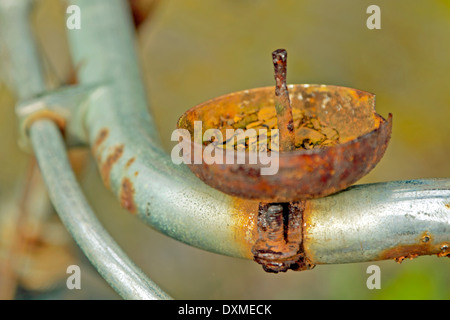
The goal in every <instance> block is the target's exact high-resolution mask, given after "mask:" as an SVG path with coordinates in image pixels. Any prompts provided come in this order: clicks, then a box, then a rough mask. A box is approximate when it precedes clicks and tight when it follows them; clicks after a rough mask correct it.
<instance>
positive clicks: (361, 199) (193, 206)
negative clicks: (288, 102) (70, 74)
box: [69, 0, 450, 263]
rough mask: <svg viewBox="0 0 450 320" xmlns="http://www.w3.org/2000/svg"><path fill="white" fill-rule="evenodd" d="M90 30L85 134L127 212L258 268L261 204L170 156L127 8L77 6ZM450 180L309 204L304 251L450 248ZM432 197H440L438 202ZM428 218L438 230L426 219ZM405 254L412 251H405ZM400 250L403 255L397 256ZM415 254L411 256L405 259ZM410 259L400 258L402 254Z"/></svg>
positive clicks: (357, 257)
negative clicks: (215, 185) (151, 108)
mask: <svg viewBox="0 0 450 320" xmlns="http://www.w3.org/2000/svg"><path fill="white" fill-rule="evenodd" d="M73 3H74V4H77V5H79V6H80V8H81V11H82V13H83V26H82V28H81V30H72V31H69V40H70V44H71V50H72V53H73V59H74V62H75V64H77V65H80V66H82V67H81V68H80V71H79V80H80V82H81V84H90V85H92V84H103V85H104V87H103V88H101V89H99V90H98V92H97V93H96V94H94V95H93V96H92V97H91V99H90V102H89V106H88V107H87V108H86V109H85V111H86V113H85V115H84V121H85V123H84V127H85V128H86V131H85V132H84V133H83V134H84V135H85V137H86V141H87V143H89V144H90V146H91V148H92V151H93V154H94V156H95V157H96V159H97V163H98V166H99V170H100V173H101V174H102V178H103V180H104V182H105V185H106V186H107V187H109V188H110V189H111V190H112V191H113V192H114V193H115V194H116V195H117V197H118V198H119V200H120V202H121V205H122V206H123V207H125V208H127V209H128V210H129V211H131V212H132V213H134V214H136V215H138V216H139V218H140V219H141V220H143V221H144V222H145V223H147V224H148V225H150V226H152V227H154V228H156V229H157V230H159V231H161V232H163V233H165V234H167V235H168V236H170V237H173V238H175V239H178V240H180V241H183V242H185V243H188V244H190V245H193V246H196V247H200V248H202V249H205V250H209V251H213V252H218V253H221V254H225V255H230V256H235V257H245V258H250V259H252V258H253V256H252V253H251V247H252V246H253V245H254V243H255V239H256V237H257V230H256V217H257V212H258V203H257V202H254V201H244V200H240V199H237V198H233V197H230V196H228V195H225V194H223V193H221V192H219V191H217V190H214V189H212V188H210V187H208V186H207V185H206V184H204V183H203V182H202V181H200V180H199V179H197V178H196V177H195V176H194V175H193V174H192V173H191V172H190V171H189V170H188V169H187V167H185V166H184V165H175V164H173V163H172V161H171V159H170V157H169V156H168V155H167V154H166V153H165V152H164V151H163V150H162V149H161V147H160V143H159V139H158V137H157V133H156V126H155V124H154V122H153V119H152V117H151V116H150V114H149V113H148V110H147V103H146V98H145V89H144V87H143V85H142V79H141V75H140V72H139V68H138V63H137V54H136V52H135V49H134V46H135V44H134V30H133V28H132V24H131V20H130V15H129V12H128V8H127V7H126V4H125V2H124V1H121V0H108V1H103V0H98V1H90V0H77V1H74V2H73ZM449 183H450V180H448V179H447V180H429V181H410V182H393V183H381V184H373V185H364V186H357V187H353V188H349V189H348V190H346V191H343V192H340V193H338V194H335V195H332V196H329V197H326V198H322V199H315V200H310V201H308V205H307V207H308V208H309V209H308V211H307V212H305V217H304V218H305V221H309V223H307V224H306V225H304V229H303V234H304V246H305V251H306V252H307V254H308V255H309V256H310V257H309V258H310V260H311V261H312V262H313V263H344V262H355V261H369V260H380V259H388V258H394V253H392V252H391V253H389V252H387V253H386V252H385V250H387V249H393V248H395V246H398V245H410V244H411V245H414V244H416V242H417V241H418V240H417V239H416V238H417V236H418V234H419V233H420V232H424V231H428V232H430V233H432V238H431V239H432V240H430V241H428V242H427V244H428V245H430V244H433V248H432V249H430V250H418V249H417V248H412V247H410V248H409V249H411V250H410V252H411V254H412V255H414V254H415V252H416V251H420V252H419V253H421V254H431V253H437V251H436V248H435V245H438V244H439V243H444V242H450V231H449V230H450V226H449V215H450V210H449V209H448V207H447V206H444V203H450V191H449V187H448V185H449ZM431 189H433V190H435V191H433V192H431V191H430V190H431ZM425 217H429V220H427V219H425ZM403 249H404V247H403ZM393 250H394V249H393ZM403 251H405V252H406V253H407V252H408V251H407V250H406V249H404V250H403ZM403 251H402V250H400V251H398V252H397V254H403V253H404V252H403Z"/></svg>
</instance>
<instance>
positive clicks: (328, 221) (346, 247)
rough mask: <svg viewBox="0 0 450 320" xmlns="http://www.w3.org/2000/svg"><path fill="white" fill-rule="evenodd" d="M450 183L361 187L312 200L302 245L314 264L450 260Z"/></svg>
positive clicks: (309, 202) (389, 184)
mask: <svg viewBox="0 0 450 320" xmlns="http://www.w3.org/2000/svg"><path fill="white" fill-rule="evenodd" d="M449 200H450V180H448V179H432V180H413V181H396V182H387V183H378V184H371V185H360V186H354V187H350V188H349V189H347V190H345V191H343V192H340V193H338V194H336V195H333V196H330V197H325V198H321V199H313V200H310V201H308V204H307V206H306V209H305V212H304V214H303V218H304V237H303V241H304V243H303V246H304V249H305V253H306V255H307V257H308V258H310V259H311V261H312V262H313V263H315V264H329V263H348V262H361V261H375V260H386V259H394V260H396V261H398V262H401V261H402V260H404V259H406V258H414V257H416V256H419V255H437V256H439V257H444V256H448V254H449V250H448V246H449V245H450V209H449V208H448V207H447V206H446V204H447V203H448V202H449Z"/></svg>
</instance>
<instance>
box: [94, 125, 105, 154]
mask: <svg viewBox="0 0 450 320" xmlns="http://www.w3.org/2000/svg"><path fill="white" fill-rule="evenodd" d="M108 135H109V130H108V129H106V128H103V129H102V130H100V132H99V134H98V135H97V138H96V139H95V142H94V145H93V146H92V152H93V153H94V155H97V151H98V147H99V146H100V145H101V144H102V143H103V142H104V141H105V140H106V138H107V137H108Z"/></svg>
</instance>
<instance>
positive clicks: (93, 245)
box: [0, 0, 170, 299]
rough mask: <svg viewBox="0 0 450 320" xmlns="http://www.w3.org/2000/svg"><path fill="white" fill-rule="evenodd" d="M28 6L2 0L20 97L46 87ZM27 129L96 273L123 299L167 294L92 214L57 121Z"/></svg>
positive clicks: (60, 208) (20, 0) (2, 26)
mask: <svg viewBox="0 0 450 320" xmlns="http://www.w3.org/2000/svg"><path fill="white" fill-rule="evenodd" d="M30 5H31V1H30V0H0V35H1V37H0V39H1V41H2V45H4V46H5V48H6V49H7V50H5V52H4V54H6V63H7V67H8V69H9V71H10V78H11V80H12V81H11V82H12V83H11V85H12V86H13V87H14V89H15V92H16V93H17V96H18V98H19V99H21V100H27V99H30V98H32V97H35V96H37V95H38V94H42V93H44V92H45V90H46V86H45V81H44V77H43V74H42V70H41V68H40V66H41V62H40V59H39V56H38V53H37V50H36V47H35V44H34V38H33V36H32V32H31V30H30V25H29V11H30ZM22 102H23V101H22ZM29 131H30V138H31V140H32V142H33V147H34V151H35V155H36V157H37V160H38V163H39V167H40V169H41V171H42V174H43V176H44V179H45V182H46V185H47V189H48V192H49V195H50V197H51V200H52V203H53V205H54V206H55V208H56V210H57V212H58V214H59V216H60V218H61V220H62V221H63V223H64V224H65V226H66V227H67V229H68V230H69V231H70V232H71V233H72V235H73V237H74V239H75V241H76V242H77V243H78V245H79V246H80V248H81V249H82V250H83V252H84V253H85V254H86V256H87V257H88V258H89V260H90V261H91V262H92V264H93V265H94V266H95V267H96V268H97V270H98V271H99V273H100V274H101V275H102V276H103V277H104V278H105V280H106V281H107V282H108V283H109V284H110V285H111V286H112V287H113V288H114V289H115V290H116V292H118V293H119V294H120V295H121V296H122V297H123V298H126V299H170V297H169V296H168V295H167V294H166V293H164V292H163V291H162V290H161V289H160V288H159V287H158V286H157V285H156V284H155V283H153V282H152V281H151V280H150V279H149V278H148V277H147V276H146V275H145V274H144V273H143V272H142V271H141V270H140V269H139V268H138V267H136V266H135V265H134V264H133V262H132V261H130V260H129V258H128V257H127V256H126V254H125V253H124V252H123V251H122V250H121V249H120V248H119V246H118V245H117V244H116V243H115V242H114V240H113V239H112V238H111V237H110V236H109V234H108V233H107V232H106V231H105V230H104V229H103V227H102V226H101V224H100V223H99V221H98V220H97V218H96V217H95V214H94V213H93V212H92V210H91V208H90V207H89V205H88V204H87V202H86V200H85V198H84V196H83V194H82V191H81V190H80V188H79V187H78V184H77V181H76V179H75V176H74V174H73V171H72V168H71V166H70V163H69V161H68V159H67V155H66V150H65V146H64V143H63V141H62V138H61V133H60V131H59V129H58V128H57V127H56V125H55V124H54V123H53V122H51V121H49V120H39V121H37V122H35V123H34V124H33V125H32V126H31V128H30V130H29Z"/></svg>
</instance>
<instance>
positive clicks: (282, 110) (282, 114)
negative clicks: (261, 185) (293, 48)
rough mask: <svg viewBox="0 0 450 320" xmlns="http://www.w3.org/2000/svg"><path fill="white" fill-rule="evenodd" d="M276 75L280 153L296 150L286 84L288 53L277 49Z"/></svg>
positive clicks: (273, 60) (274, 60) (274, 56)
mask: <svg viewBox="0 0 450 320" xmlns="http://www.w3.org/2000/svg"><path fill="white" fill-rule="evenodd" d="M272 62H273V67H274V73H275V109H276V111H277V122H278V130H279V132H280V152H286V151H292V150H295V132H294V120H293V118H292V107H291V102H290V101H289V91H288V88H287V82H286V71H287V51H286V50H285V49H277V50H275V51H274V52H272Z"/></svg>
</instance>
